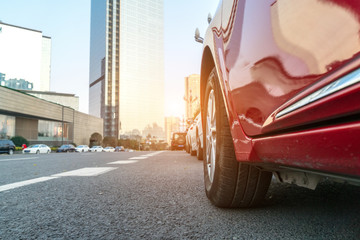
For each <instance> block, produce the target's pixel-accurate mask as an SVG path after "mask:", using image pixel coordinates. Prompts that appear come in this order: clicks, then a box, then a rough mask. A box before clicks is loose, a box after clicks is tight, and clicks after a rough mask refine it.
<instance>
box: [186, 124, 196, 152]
mask: <svg viewBox="0 0 360 240" xmlns="http://www.w3.org/2000/svg"><path fill="white" fill-rule="evenodd" d="M195 138H196V122H195V121H194V122H193V123H192V124H191V125H190V127H189V129H188V131H187V134H186V140H187V142H186V145H187V147H188V153H190V155H191V156H195V155H196V140H195Z"/></svg>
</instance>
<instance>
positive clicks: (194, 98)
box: [184, 74, 200, 119]
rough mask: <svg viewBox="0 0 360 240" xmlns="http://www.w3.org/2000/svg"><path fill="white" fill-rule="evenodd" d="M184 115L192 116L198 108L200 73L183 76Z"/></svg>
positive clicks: (187, 117) (188, 117)
mask: <svg viewBox="0 0 360 240" xmlns="http://www.w3.org/2000/svg"><path fill="white" fill-rule="evenodd" d="M184 100H185V117H186V119H190V118H194V114H195V112H196V111H199V109H200V75H199V74H192V75H190V76H188V77H185V96H184Z"/></svg>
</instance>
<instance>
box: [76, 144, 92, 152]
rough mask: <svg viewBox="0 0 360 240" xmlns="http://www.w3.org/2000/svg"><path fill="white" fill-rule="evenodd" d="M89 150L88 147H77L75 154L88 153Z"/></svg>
mask: <svg viewBox="0 0 360 240" xmlns="http://www.w3.org/2000/svg"><path fill="white" fill-rule="evenodd" d="M89 149H90V148H89V146H88V145H79V146H77V147H76V148H75V152H88V151H89Z"/></svg>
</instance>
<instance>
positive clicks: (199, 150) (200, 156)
mask: <svg viewBox="0 0 360 240" xmlns="http://www.w3.org/2000/svg"><path fill="white" fill-rule="evenodd" d="M196 144H197V145H198V150H197V151H196V157H197V159H198V160H203V154H204V153H203V149H202V148H201V143H200V139H199V136H198V137H197V143H196Z"/></svg>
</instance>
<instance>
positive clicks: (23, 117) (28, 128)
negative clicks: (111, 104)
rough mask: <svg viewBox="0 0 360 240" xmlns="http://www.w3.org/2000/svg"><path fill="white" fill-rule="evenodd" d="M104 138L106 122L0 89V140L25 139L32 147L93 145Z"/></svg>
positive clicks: (60, 106) (19, 92) (15, 91)
mask: <svg viewBox="0 0 360 240" xmlns="http://www.w3.org/2000/svg"><path fill="white" fill-rule="evenodd" d="M93 133H99V134H101V135H103V119H101V118H97V117H94V116H91V115H88V114H84V113H81V112H78V111H76V110H74V109H72V108H69V107H66V106H63V105H60V104H56V103H52V102H49V101H46V100H43V99H40V98H37V97H34V96H32V95H29V94H26V93H24V92H21V91H17V90H13V89H10V88H7V87H1V86H0V139H6V138H11V137H14V136H22V137H24V138H26V139H27V140H28V141H29V142H30V144H36V143H45V144H48V145H49V146H60V145H62V144H65V143H75V144H77V145H80V144H89V142H90V137H91V135H92V134H93Z"/></svg>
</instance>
